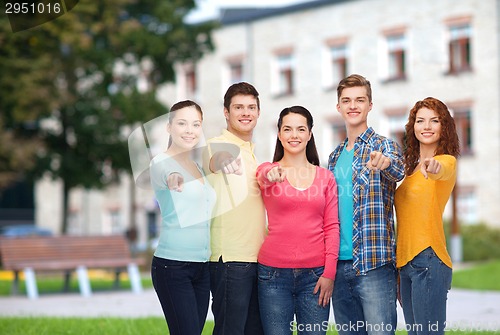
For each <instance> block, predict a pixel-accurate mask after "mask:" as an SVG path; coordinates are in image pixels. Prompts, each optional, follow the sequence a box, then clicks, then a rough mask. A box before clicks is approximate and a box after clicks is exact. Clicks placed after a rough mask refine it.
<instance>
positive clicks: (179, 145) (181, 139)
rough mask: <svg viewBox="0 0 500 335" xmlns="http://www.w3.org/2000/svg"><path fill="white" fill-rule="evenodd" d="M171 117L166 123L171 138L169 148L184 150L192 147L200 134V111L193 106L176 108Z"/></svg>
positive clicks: (198, 139) (196, 142)
mask: <svg viewBox="0 0 500 335" xmlns="http://www.w3.org/2000/svg"><path fill="white" fill-rule="evenodd" d="M174 113H175V115H174V117H173V119H172V120H171V121H170V123H169V124H168V125H167V130H168V132H169V133H170V136H171V139H172V145H171V148H172V149H174V150H179V151H186V150H190V149H192V148H194V146H196V144H198V142H199V141H200V137H201V134H202V128H201V124H202V117H201V113H200V112H199V111H198V110H196V108H195V107H194V106H190V107H184V108H181V109H178V110H176V111H175V112H174Z"/></svg>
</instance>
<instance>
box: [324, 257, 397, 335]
mask: <svg viewBox="0 0 500 335" xmlns="http://www.w3.org/2000/svg"><path fill="white" fill-rule="evenodd" d="M396 292H397V283H396V268H395V267H394V264H392V263H390V264H386V265H384V266H382V267H379V268H376V269H373V270H370V271H368V272H367V273H366V275H360V276H356V271H355V270H354V269H353V267H352V261H340V260H339V261H338V263H337V275H336V277H335V283H334V286H333V296H332V303H333V313H334V315H335V323H336V329H337V330H338V332H339V334H340V335H344V334H370V335H375V334H377V335H382V334H384V335H385V334H394V333H395V331H396V327H397V318H398V316H397V312H396V298H397V297H396Z"/></svg>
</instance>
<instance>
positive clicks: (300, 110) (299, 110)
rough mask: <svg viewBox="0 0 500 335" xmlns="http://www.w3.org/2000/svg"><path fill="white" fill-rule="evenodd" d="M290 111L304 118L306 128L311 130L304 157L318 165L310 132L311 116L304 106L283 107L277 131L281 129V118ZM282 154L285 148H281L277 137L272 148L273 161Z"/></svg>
mask: <svg viewBox="0 0 500 335" xmlns="http://www.w3.org/2000/svg"><path fill="white" fill-rule="evenodd" d="M290 113H294V114H299V115H302V116H303V117H305V118H306V120H307V128H309V131H310V132H311V139H310V140H309V142H307V145H306V157H307V160H308V161H309V163H311V164H313V165H318V166H319V155H318V150H317V149H316V143H315V142H314V134H313V133H312V127H313V117H312V115H311V113H310V112H309V111H308V110H307V109H306V108H304V107H302V106H292V107H287V108H285V109H283V110H282V111H281V113H280V116H279V119H278V132H279V131H280V130H281V125H282V124H283V118H284V117H285V116H287V115H288V114H290ZM284 155H285V149H284V148H283V144H282V143H281V141H280V139H279V137H277V138H276V148H275V149H274V157H273V162H277V161H279V160H281V159H282V158H283V156H284Z"/></svg>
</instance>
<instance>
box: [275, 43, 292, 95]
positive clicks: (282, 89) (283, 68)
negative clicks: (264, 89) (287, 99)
mask: <svg viewBox="0 0 500 335" xmlns="http://www.w3.org/2000/svg"><path fill="white" fill-rule="evenodd" d="M294 63H295V60H294V57H293V54H292V53H291V51H287V52H282V51H281V52H278V53H277V56H276V59H275V71H273V72H275V74H274V75H273V77H274V78H275V79H274V84H273V91H274V92H275V95H277V96H284V95H291V94H293V93H294Z"/></svg>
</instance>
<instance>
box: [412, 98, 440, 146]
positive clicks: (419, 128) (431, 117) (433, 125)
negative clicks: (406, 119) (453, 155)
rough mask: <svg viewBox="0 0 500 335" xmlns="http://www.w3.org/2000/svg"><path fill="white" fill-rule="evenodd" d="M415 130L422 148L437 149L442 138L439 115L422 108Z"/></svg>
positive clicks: (416, 120)
mask: <svg viewBox="0 0 500 335" xmlns="http://www.w3.org/2000/svg"><path fill="white" fill-rule="evenodd" d="M413 129H414V131H415V137H416V138H417V140H418V141H419V142H420V146H422V145H425V146H429V147H432V148H434V149H436V148H437V145H438V142H439V138H440V137H441V122H440V121H439V115H438V114H437V113H436V112H435V111H433V110H432V109H429V108H425V107H423V108H420V109H419V110H418V111H417V114H416V118H415V124H414V126H413ZM434 151H435V150H434Z"/></svg>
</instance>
